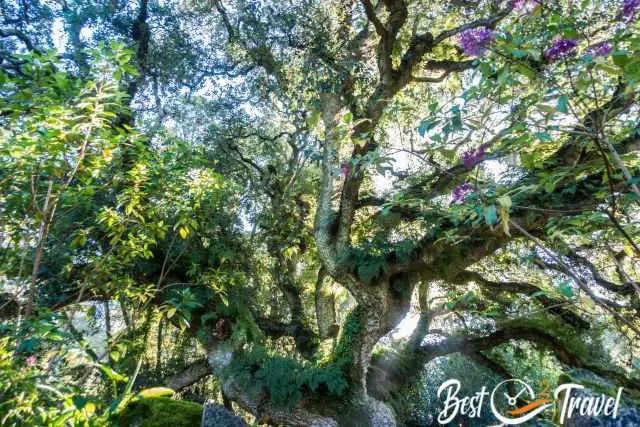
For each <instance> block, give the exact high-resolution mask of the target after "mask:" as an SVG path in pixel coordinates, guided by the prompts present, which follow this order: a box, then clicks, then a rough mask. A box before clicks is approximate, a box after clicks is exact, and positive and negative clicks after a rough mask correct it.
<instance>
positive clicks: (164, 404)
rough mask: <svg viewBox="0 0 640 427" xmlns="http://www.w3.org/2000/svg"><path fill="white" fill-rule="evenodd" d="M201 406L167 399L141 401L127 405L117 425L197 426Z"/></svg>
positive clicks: (140, 426)
mask: <svg viewBox="0 0 640 427" xmlns="http://www.w3.org/2000/svg"><path fill="white" fill-rule="evenodd" d="M201 419H202V406H201V405H199V404H197V403H193V402H186V401H183V400H173V399H170V398H168V397H157V398H153V399H142V400H139V401H136V402H133V403H131V404H129V405H128V406H127V407H126V408H125V409H124V410H123V411H122V413H121V414H120V417H119V418H118V421H117V424H116V425H118V426H121V427H124V426H127V427H193V426H199V425H200V421H201Z"/></svg>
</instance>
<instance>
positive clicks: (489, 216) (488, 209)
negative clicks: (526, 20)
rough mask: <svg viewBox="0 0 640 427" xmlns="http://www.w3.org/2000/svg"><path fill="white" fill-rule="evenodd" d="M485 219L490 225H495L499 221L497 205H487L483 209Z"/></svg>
mask: <svg viewBox="0 0 640 427" xmlns="http://www.w3.org/2000/svg"><path fill="white" fill-rule="evenodd" d="M483 214H484V220H485V222H486V223H487V224H489V225H495V224H496V223H497V222H498V211H497V209H496V205H490V206H485V208H484V209H483Z"/></svg>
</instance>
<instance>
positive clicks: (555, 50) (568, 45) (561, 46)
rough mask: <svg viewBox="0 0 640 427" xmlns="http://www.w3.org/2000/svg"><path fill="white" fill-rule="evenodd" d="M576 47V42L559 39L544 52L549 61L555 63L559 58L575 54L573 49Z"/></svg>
mask: <svg viewBox="0 0 640 427" xmlns="http://www.w3.org/2000/svg"><path fill="white" fill-rule="evenodd" d="M577 46H578V41H577V40H574V39H559V40H556V41H555V42H553V46H551V47H550V48H549V49H547V51H546V56H547V58H549V60H550V61H555V60H556V59H559V58H564V57H566V56H571V55H573V54H574V53H575V49H576V47H577Z"/></svg>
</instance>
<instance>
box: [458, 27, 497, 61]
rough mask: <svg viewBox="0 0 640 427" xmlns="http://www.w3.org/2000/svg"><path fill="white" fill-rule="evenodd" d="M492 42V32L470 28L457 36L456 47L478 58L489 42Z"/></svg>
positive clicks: (486, 29) (485, 29)
mask: <svg viewBox="0 0 640 427" xmlns="http://www.w3.org/2000/svg"><path fill="white" fill-rule="evenodd" d="M491 40H493V31H491V30H490V29H488V28H471V29H469V30H466V31H463V32H462V33H460V35H459V36H458V46H460V48H461V49H462V50H464V53H466V54H467V55H471V56H480V55H482V54H483V53H484V51H485V49H486V47H487V45H488V44H489V42H491Z"/></svg>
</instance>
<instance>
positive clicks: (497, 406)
mask: <svg viewBox="0 0 640 427" xmlns="http://www.w3.org/2000/svg"><path fill="white" fill-rule="evenodd" d="M519 401H527V402H529V403H527V404H525V405H524V406H522V407H518V402H519ZM552 405H553V402H551V401H549V400H546V399H536V394H535V392H534V391H533V388H531V386H530V385H529V384H527V383H526V382H524V381H522V380H520V379H515V378H514V379H509V380H505V381H502V382H501V383H500V384H498V385H497V386H496V387H495V388H494V389H493V392H492V393H491V412H493V415H494V416H495V417H496V418H497V419H498V420H499V421H500V422H501V423H502V424H506V425H518V424H522V423H524V422H525V421H528V420H530V419H532V418H533V417H535V416H536V415H538V414H539V413H541V412H542V411H544V410H545V409H547V408H548V407H550V406H552Z"/></svg>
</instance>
